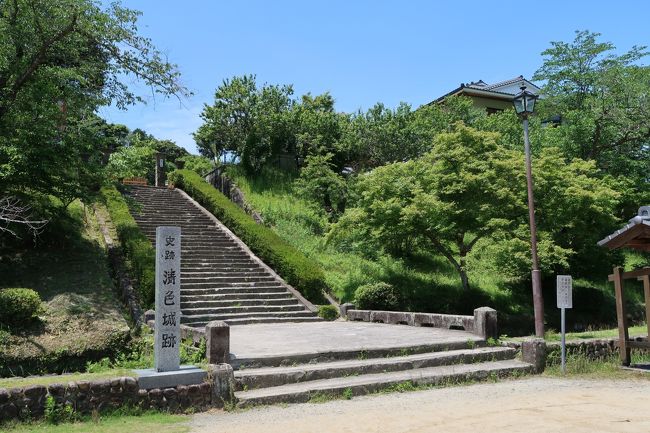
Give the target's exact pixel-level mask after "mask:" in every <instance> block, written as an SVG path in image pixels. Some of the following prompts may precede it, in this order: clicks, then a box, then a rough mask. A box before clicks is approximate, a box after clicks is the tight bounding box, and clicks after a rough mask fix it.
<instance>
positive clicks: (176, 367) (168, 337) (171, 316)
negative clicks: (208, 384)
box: [136, 226, 206, 389]
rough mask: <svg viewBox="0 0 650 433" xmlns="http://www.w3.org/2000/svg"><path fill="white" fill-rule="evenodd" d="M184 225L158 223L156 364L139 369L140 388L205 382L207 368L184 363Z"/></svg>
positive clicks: (155, 326)
mask: <svg viewBox="0 0 650 433" xmlns="http://www.w3.org/2000/svg"><path fill="white" fill-rule="evenodd" d="M180 346H181V229H180V227H165V226H161V227H156V311H155V319H154V368H148V369H143V370H136V373H137V374H138V380H139V385H140V388H142V389H150V388H164V387H170V386H176V385H191V384H195V383H201V382H203V380H204V379H205V377H206V372H205V371H204V370H202V369H200V368H197V367H194V366H192V365H180Z"/></svg>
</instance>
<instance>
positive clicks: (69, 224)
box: [0, 202, 129, 374]
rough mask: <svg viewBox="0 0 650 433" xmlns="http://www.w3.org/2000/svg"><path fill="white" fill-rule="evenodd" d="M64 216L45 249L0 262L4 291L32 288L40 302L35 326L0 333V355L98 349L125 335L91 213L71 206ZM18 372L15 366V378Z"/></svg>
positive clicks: (26, 355) (125, 326)
mask: <svg viewBox="0 0 650 433" xmlns="http://www.w3.org/2000/svg"><path fill="white" fill-rule="evenodd" d="M67 214H68V218H66V222H65V224H64V225H60V226H57V227H56V229H55V230H56V232H57V234H56V236H57V238H56V239H55V240H54V241H51V242H50V243H49V245H48V246H39V247H36V248H30V249H27V250H24V251H20V252H18V253H17V252H15V251H13V252H12V254H5V255H3V256H2V260H0V274H1V275H3V280H2V283H1V285H2V286H3V287H29V288H33V289H35V290H37V291H38V292H39V294H40V295H41V298H42V299H43V301H44V303H45V313H44V314H43V315H42V316H41V321H40V323H36V324H34V325H33V326H31V327H30V328H28V329H27V330H24V331H15V330H14V331H11V330H4V332H2V340H4V341H1V342H0V343H4V344H0V353H2V354H4V355H5V356H10V357H12V358H14V359H21V358H29V357H35V356H43V355H45V356H47V355H48V354H55V353H58V352H62V351H72V352H76V353H79V352H82V351H84V350H86V349H93V348H95V349H99V350H101V349H102V348H103V347H105V346H107V345H109V344H111V341H114V339H115V338H116V337H117V336H119V335H125V334H126V333H128V330H129V327H128V323H127V321H126V319H125V317H124V316H123V313H122V308H121V306H120V304H119V302H118V300H117V299H116V297H115V295H114V292H113V282H112V280H111V278H110V275H109V271H108V264H107V260H106V256H105V252H104V249H103V248H102V238H101V236H100V231H99V227H98V224H97V221H96V220H95V218H94V215H93V213H92V211H91V210H90V209H88V208H86V207H84V205H82V204H81V203H79V202H74V203H72V204H71V205H70V206H69V207H68V209H67ZM52 228H53V227H52ZM7 331H9V333H8V332H7ZM62 368H65V367H64V366H62ZM12 370H13V368H12ZM21 373H22V372H21V371H20V367H19V366H18V371H15V374H21Z"/></svg>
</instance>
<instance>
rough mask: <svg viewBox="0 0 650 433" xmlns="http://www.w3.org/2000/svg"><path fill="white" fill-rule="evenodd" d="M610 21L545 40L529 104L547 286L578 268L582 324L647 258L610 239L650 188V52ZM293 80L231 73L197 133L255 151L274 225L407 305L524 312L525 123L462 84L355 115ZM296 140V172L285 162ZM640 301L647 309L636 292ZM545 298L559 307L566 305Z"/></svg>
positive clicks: (249, 179)
mask: <svg viewBox="0 0 650 433" xmlns="http://www.w3.org/2000/svg"><path fill="white" fill-rule="evenodd" d="M599 36H600V35H599V34H596V33H591V32H587V31H582V32H577V33H576V37H575V40H574V41H572V42H570V43H564V42H552V43H551V48H549V49H548V50H546V51H544V52H543V53H542V57H543V58H542V66H541V67H540V69H539V71H538V72H537V74H536V75H535V78H536V79H537V80H541V81H542V82H543V83H542V84H543V85H544V93H545V98H544V99H542V100H540V102H539V103H538V105H539V107H538V114H539V115H538V116H536V117H535V118H533V119H531V139H532V143H533V152H534V155H533V157H534V176H535V192H536V213H537V223H538V238H539V251H540V258H541V265H542V272H543V278H544V287H545V288H546V289H545V291H546V297H545V298H546V301H547V304H548V306H549V307H551V306H552V305H553V302H552V301H553V300H554V296H553V290H552V289H553V288H554V275H555V274H558V273H570V274H572V275H573V276H574V279H575V281H576V294H575V296H576V299H577V300H580V301H584V302H580V304H579V305H580V307H579V308H578V311H577V313H578V314H577V315H576V316H575V317H574V320H575V322H576V325H580V324H582V325H588V324H598V323H607V322H610V323H611V321H612V320H613V316H614V313H613V311H614V310H613V304H612V300H613V296H612V293H611V290H609V288H608V286H607V285H606V283H605V281H606V275H607V273H608V270H609V269H611V266H612V265H616V264H619V265H620V264H624V265H626V266H627V267H631V266H639V265H641V264H643V263H648V257H647V255H646V256H644V255H642V254H627V253H621V252H613V253H612V252H610V251H607V250H606V249H603V248H600V247H598V246H597V245H596V242H597V241H598V240H599V239H601V238H602V237H604V236H605V235H607V234H609V233H611V232H612V231H613V230H615V229H617V228H618V227H620V224H621V223H622V222H623V221H625V220H626V219H627V218H629V217H630V216H632V215H634V213H635V212H636V208H637V207H638V206H639V205H640V204H643V203H645V202H647V201H650V183H649V182H648V179H647V167H648V163H647V161H648V160H650V154H648V151H649V149H650V147H648V139H649V138H650V132H649V131H650V122H648V119H650V117H649V116H647V115H646V114H647V113H645V110H646V109H647V107H645V106H646V105H647V104H645V100H646V99H647V96H648V93H649V92H650V69H649V68H648V67H647V66H643V65H642V64H641V63H640V62H641V60H642V59H643V58H644V57H645V56H646V55H647V54H648V53H647V51H646V50H645V48H643V47H634V48H633V49H632V50H630V51H628V52H626V53H622V54H617V53H615V51H614V47H613V45H612V44H609V43H603V42H600V41H599V40H598V39H599ZM292 94H293V91H292V87H291V86H289V85H284V86H280V85H269V84H264V85H262V86H258V85H257V83H256V81H255V77H254V76H245V77H235V78H233V79H231V80H226V81H224V82H223V83H222V85H221V86H219V87H218V88H217V91H216V93H215V102H214V105H210V106H206V107H205V110H204V112H203V116H202V117H203V119H204V124H203V125H202V126H201V127H200V128H199V130H198V131H197V132H196V134H195V137H196V138H197V140H198V142H199V149H200V151H201V153H202V154H204V155H205V156H208V157H211V158H216V159H219V158H218V157H219V156H220V155H224V154H229V155H231V156H233V157H234V160H237V161H241V164H239V167H231V168H229V174H230V175H231V176H232V177H233V178H235V180H236V182H237V183H238V185H239V186H240V187H242V188H243V189H244V192H245V193H246V197H247V198H248V200H250V202H251V204H252V205H253V207H254V208H255V209H256V210H257V211H259V212H261V214H262V215H263V216H264V219H265V222H266V223H267V224H268V225H270V226H271V227H273V229H274V230H275V231H276V232H277V233H278V234H279V235H280V236H281V237H283V238H284V239H286V240H287V241H288V242H290V243H292V244H293V245H295V246H296V247H297V248H298V249H300V250H301V251H303V252H304V253H305V254H306V255H308V256H309V257H311V258H313V259H314V260H316V261H318V262H319V263H320V264H321V265H322V266H323V267H324V269H325V274H326V278H327V282H328V284H329V285H330V287H332V289H333V290H334V291H335V293H336V294H337V295H338V296H339V297H340V298H341V299H343V300H350V299H352V298H353V297H354V290H356V288H357V287H359V286H361V285H362V284H365V283H374V282H380V281H383V282H387V283H391V284H393V285H394V286H396V287H398V288H400V289H401V290H402V291H403V292H404V295H405V296H404V297H405V299H406V300H407V301H406V305H407V307H408V308H412V309H425V310H437V311H450V312H452V311H453V312H463V311H464V312H466V311H468V310H470V306H471V307H475V306H478V305H480V304H482V303H490V304H491V305H493V306H497V308H499V309H500V310H502V311H505V314H506V315H510V314H512V316H513V317H514V316H515V315H517V316H520V317H523V316H522V313H523V312H525V311H528V305H529V303H530V301H529V299H528V298H529V297H530V295H529V293H528V290H527V289H524V288H525V287H528V286H529V280H530V270H529V269H530V247H529V242H530V240H529V239H530V238H529V231H528V217H527V204H526V190H525V184H526V183H525V180H524V177H523V176H524V170H523V152H522V149H521V148H522V145H521V142H522V132H521V123H520V121H519V120H518V119H517V118H516V116H515V115H514V113H513V112H512V111H511V110H506V111H504V112H501V113H498V114H494V115H487V114H486V113H485V112H484V111H482V110H479V109H476V108H474V107H473V105H472V102H471V101H470V100H469V99H464V98H454V97H452V98H448V99H447V100H446V101H445V103H444V104H430V105H426V106H423V107H420V108H418V109H417V110H412V109H411V108H410V107H409V106H408V105H406V104H402V105H400V106H399V107H398V108H396V109H394V110H390V109H387V108H386V107H384V106H383V105H382V104H377V105H376V106H375V107H372V108H371V109H369V110H368V111H366V112H357V113H354V114H345V113H337V112H336V111H335V109H334V106H333V99H332V97H331V96H330V95H329V94H324V95H319V96H316V97H313V96H311V95H305V96H303V97H302V98H294V97H293V95H292ZM558 116H559V118H560V119H561V122H560V123H549V122H548V121H547V120H548V119H551V118H555V119H557V118H558ZM251 146H252V147H254V151H252V150H251V148H250V147H251ZM286 154H288V155H293V156H294V157H295V158H296V167H295V170H294V171H292V170H287V169H286V167H283V166H282V164H276V157H279V156H281V155H286ZM253 155H254V156H253ZM273 167H276V168H273ZM641 167H643V168H641ZM453 273H456V275H457V277H456V278H455V279H453V278H452V275H453ZM461 288H462V289H461ZM636 300H637V299H636V298H635V300H634V302H633V304H634V303H635V302H636ZM630 311H632V312H633V313H632V314H633V315H634V316H635V317H637V316H638V313H639V308H638V304H636V305H631V306H630ZM547 313H548V314H547V319H549V320H554V314H555V309H554V308H548V309H547Z"/></svg>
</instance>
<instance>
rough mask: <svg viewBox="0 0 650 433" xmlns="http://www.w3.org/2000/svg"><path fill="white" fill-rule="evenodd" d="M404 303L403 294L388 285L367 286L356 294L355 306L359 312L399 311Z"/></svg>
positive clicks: (359, 289)
mask: <svg viewBox="0 0 650 433" xmlns="http://www.w3.org/2000/svg"><path fill="white" fill-rule="evenodd" d="M403 303H404V301H403V299H402V294H401V292H400V291H399V290H398V289H396V288H395V287H393V286H391V285H390V284H387V283H373V284H365V285H363V286H359V287H358V288H357V290H356V291H355V292H354V306H355V307H356V308H358V309H359V310H382V311H384V310H388V311H399V310H400V309H401V308H402V305H403Z"/></svg>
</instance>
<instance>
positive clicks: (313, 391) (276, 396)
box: [235, 360, 532, 407]
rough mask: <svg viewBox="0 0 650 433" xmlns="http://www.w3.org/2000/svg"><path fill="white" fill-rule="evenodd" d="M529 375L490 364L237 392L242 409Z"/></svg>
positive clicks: (527, 368)
mask: <svg viewBox="0 0 650 433" xmlns="http://www.w3.org/2000/svg"><path fill="white" fill-rule="evenodd" d="M530 372H532V366H531V365H530V364H526V363H523V362H521V361H516V360H505V361H489V362H481V363H477V364H459V365H444V366H439V367H428V368H420V369H414V370H406V371H394V372H388V373H374V374H363V375H360V376H351V377H336V378H332V379H322V380H313V381H309V382H301V383H292V384H288V385H281V386H275V387H270V388H260V389H253V390H248V391H238V392H235V397H236V398H237V400H238V403H237V404H238V406H240V407H247V406H253V405H260V404H277V403H304V402H307V401H309V400H310V399H311V398H312V397H314V396H316V395H331V396H340V395H342V394H343V393H344V392H346V393H347V392H351V394H352V395H363V394H369V393H372V392H377V391H380V390H382V389H386V388H390V387H394V386H396V385H399V384H402V383H411V384H413V385H441V384H451V383H457V382H463V381H476V380H487V379H490V378H491V377H507V376H510V375H518V374H526V373H530ZM348 390H349V391H348Z"/></svg>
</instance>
